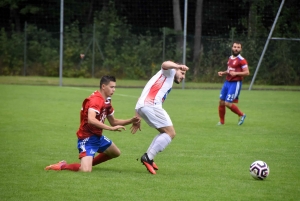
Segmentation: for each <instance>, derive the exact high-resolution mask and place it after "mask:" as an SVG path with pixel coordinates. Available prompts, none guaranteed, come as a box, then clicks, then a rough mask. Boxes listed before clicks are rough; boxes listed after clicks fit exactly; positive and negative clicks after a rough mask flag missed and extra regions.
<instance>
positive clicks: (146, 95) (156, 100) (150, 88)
mask: <svg viewBox="0 0 300 201" xmlns="http://www.w3.org/2000/svg"><path fill="white" fill-rule="evenodd" d="M175 73H176V70H175V69H168V70H164V69H161V70H160V71H158V72H157V73H156V74H155V75H154V76H153V77H152V78H151V79H150V80H149V81H148V83H147V84H146V86H145V88H144V89H143V91H142V94H141V96H140V98H139V100H138V102H137V104H136V106H135V109H139V108H141V107H144V106H160V107H161V106H162V103H163V102H164V101H165V100H166V98H167V95H168V94H169V93H170V91H171V89H172V86H173V82H174V76H175Z"/></svg>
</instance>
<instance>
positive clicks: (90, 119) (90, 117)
mask: <svg viewBox="0 0 300 201" xmlns="http://www.w3.org/2000/svg"><path fill="white" fill-rule="evenodd" d="M96 114H97V113H96V112H95V111H94V110H91V109H89V111H88V123H89V124H91V125H93V126H95V127H97V128H99V129H104V130H109V131H121V130H122V129H123V130H126V128H125V127H124V126H121V125H115V126H108V125H106V124H104V123H102V122H100V121H99V120H98V119H96Z"/></svg>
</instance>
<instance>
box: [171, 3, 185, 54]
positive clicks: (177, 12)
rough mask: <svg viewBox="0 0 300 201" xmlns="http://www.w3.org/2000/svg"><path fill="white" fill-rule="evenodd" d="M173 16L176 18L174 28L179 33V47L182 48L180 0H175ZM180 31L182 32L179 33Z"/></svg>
mask: <svg viewBox="0 0 300 201" xmlns="http://www.w3.org/2000/svg"><path fill="white" fill-rule="evenodd" d="M173 18H174V30H175V32H176V33H177V37H176V41H177V49H178V50H181V48H182V43H183V42H182V35H181V33H182V22H181V14H180V5H179V0H173ZM179 33H180V34H179Z"/></svg>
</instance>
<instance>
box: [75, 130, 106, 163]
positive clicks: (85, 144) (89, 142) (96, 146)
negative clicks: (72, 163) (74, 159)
mask: <svg viewBox="0 0 300 201" xmlns="http://www.w3.org/2000/svg"><path fill="white" fill-rule="evenodd" d="M111 144H112V141H111V140H110V139H108V138H107V137H105V136H104V135H102V136H97V135H93V136H91V137H88V138H85V139H83V140H81V139H78V143H77V148H78V150H79V159H81V158H82V157H84V156H93V157H94V155H95V153H96V152H99V153H101V152H104V151H105V150H106V149H107V148H108V147H109V146H110V145H111Z"/></svg>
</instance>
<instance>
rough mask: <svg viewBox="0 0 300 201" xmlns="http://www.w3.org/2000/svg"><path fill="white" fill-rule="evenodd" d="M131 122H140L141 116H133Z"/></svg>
mask: <svg viewBox="0 0 300 201" xmlns="http://www.w3.org/2000/svg"><path fill="white" fill-rule="evenodd" d="M131 122H132V123H140V122H141V118H140V117H137V116H135V117H133V118H131Z"/></svg>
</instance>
